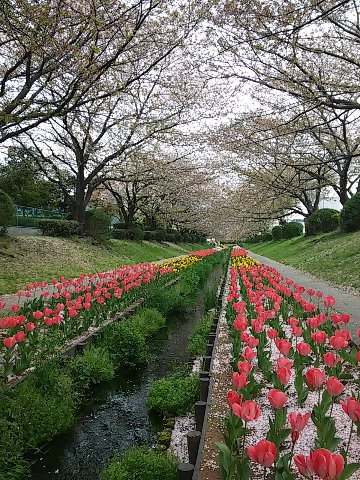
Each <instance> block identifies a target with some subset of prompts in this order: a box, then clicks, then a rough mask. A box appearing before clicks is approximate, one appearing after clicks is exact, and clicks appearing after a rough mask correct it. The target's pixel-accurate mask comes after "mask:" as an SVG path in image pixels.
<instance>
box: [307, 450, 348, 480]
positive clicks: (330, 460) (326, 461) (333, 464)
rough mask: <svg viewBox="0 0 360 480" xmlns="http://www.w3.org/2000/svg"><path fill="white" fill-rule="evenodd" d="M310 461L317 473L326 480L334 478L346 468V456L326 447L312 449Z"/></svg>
mask: <svg viewBox="0 0 360 480" xmlns="http://www.w3.org/2000/svg"><path fill="white" fill-rule="evenodd" d="M310 461H311V464H312V468H313V470H314V472H315V473H316V475H318V476H319V477H320V478H323V479H325V480H334V479H335V478H337V477H338V476H339V475H340V474H341V472H342V471H343V470H344V464H345V462H344V458H343V456H342V455H340V454H338V453H332V452H330V450H327V449H326V448H318V449H317V450H314V451H310Z"/></svg>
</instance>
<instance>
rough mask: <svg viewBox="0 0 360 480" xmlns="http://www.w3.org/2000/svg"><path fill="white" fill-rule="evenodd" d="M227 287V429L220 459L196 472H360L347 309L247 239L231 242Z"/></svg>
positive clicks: (354, 359)
mask: <svg viewBox="0 0 360 480" xmlns="http://www.w3.org/2000/svg"><path fill="white" fill-rule="evenodd" d="M228 288H229V290H228V296H227V301H228V304H227V309H226V318H227V323H228V331H229V333H230V338H231V355H229V356H230V358H229V356H228V357H226V356H225V357H223V358H219V359H218V361H225V362H226V358H229V360H230V361H229V364H228V365H229V367H230V368H229V375H228V378H227V380H226V381H227V382H230V381H231V383H232V389H230V390H229V391H228V394H227V403H228V414H227V416H226V419H225V434H224V440H223V441H222V442H218V443H217V446H218V449H219V452H220V453H219V458H220V463H219V467H218V468H216V467H213V473H212V474H210V475H207V476H204V475H202V472H201V471H200V472H199V477H198V478H199V479H205V478H208V479H211V480H214V479H218V478H222V479H224V480H232V479H244V480H246V479H257V478H259V479H261V478H264V479H265V478H268V479H275V480H280V479H289V480H292V479H297V478H299V477H306V478H313V479H319V478H321V479H326V480H333V479H339V480H345V479H347V478H350V479H353V480H355V479H359V478H360V471H359V467H360V464H359V463H357V462H358V460H359V457H360V443H359V434H360V401H359V398H360V395H359V361H360V355H359V352H358V351H357V348H356V347H355V346H354V344H353V343H352V340H351V333H350V332H349V330H348V329H347V328H346V327H347V324H348V322H349V318H350V316H349V314H347V313H345V312H343V313H341V312H338V311H337V310H336V309H335V304H336V300H335V298H334V297H332V296H323V294H322V292H320V291H317V292H316V291H309V290H308V291H307V294H308V296H307V297H306V298H305V295H304V292H305V288H304V287H303V286H302V285H300V284H298V283H296V282H294V280H293V279H292V278H286V277H283V276H282V275H281V274H280V273H279V272H278V271H277V270H276V269H275V268H273V267H268V266H266V265H264V264H259V263H258V262H257V261H256V260H255V259H253V258H251V257H249V256H248V255H247V252H246V251H245V250H243V249H234V250H233V252H232V267H231V271H230V280H229V287H228ZM224 327H225V325H224V324H223V325H222V330H223V331H224ZM359 333H360V332H359ZM219 334H220V332H219ZM225 334H226V333H225ZM224 371H225V370H224ZM231 372H232V373H231ZM226 381H225V383H226ZM224 403H225V398H223V401H222V402H221V405H220V408H221V409H223V408H224ZM222 411H223V410H222ZM204 467H206V468H207V473H208V472H209V471H210V468H209V464H207V465H206V464H205V465H204V464H203V466H202V470H203V471H204V469H205V468H204Z"/></svg>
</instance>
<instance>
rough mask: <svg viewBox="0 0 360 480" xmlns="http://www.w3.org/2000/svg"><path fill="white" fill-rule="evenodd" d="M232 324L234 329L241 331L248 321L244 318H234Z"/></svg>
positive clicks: (244, 328) (245, 327)
mask: <svg viewBox="0 0 360 480" xmlns="http://www.w3.org/2000/svg"><path fill="white" fill-rule="evenodd" d="M233 326H234V328H235V330H237V331H238V332H243V331H244V330H246V329H247V327H248V323H247V321H246V319H245V318H239V319H236V320H234V322H233Z"/></svg>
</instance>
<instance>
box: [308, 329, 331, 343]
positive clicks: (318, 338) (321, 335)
mask: <svg viewBox="0 0 360 480" xmlns="http://www.w3.org/2000/svg"><path fill="white" fill-rule="evenodd" d="M311 338H312V339H313V340H314V342H316V343H324V342H325V341H326V339H327V338H328V334H327V333H326V332H324V330H317V331H316V332H312V333H311Z"/></svg>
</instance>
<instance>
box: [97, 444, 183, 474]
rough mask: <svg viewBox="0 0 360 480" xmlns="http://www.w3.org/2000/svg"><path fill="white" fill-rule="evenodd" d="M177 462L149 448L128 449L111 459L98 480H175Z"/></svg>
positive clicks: (171, 457) (173, 458) (171, 456)
mask: <svg viewBox="0 0 360 480" xmlns="http://www.w3.org/2000/svg"><path fill="white" fill-rule="evenodd" d="M178 463H179V462H178V460H177V459H176V457H174V456H173V455H171V454H169V453H167V452H157V451H155V450H153V449H151V448H149V447H136V448H130V449H129V450H127V451H125V452H124V453H123V454H122V455H120V456H117V457H115V458H113V459H112V460H111V461H110V463H109V465H108V466H107V467H106V468H105V469H104V470H103V471H102V472H101V474H100V480H176V479H177V466H178Z"/></svg>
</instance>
